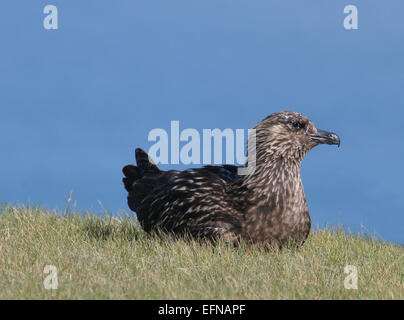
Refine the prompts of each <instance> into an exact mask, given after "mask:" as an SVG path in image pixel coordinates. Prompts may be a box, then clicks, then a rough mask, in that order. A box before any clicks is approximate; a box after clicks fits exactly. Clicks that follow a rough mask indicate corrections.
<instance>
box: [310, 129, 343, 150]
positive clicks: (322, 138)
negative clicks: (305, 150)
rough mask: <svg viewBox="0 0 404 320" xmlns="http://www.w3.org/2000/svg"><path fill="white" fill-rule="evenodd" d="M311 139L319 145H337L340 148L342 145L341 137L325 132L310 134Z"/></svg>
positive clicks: (318, 131)
mask: <svg viewBox="0 0 404 320" xmlns="http://www.w3.org/2000/svg"><path fill="white" fill-rule="evenodd" d="M309 137H310V138H311V139H312V140H313V141H315V142H317V143H326V144H336V145H338V147H339V146H340V144H341V141H340V140H339V137H338V136H337V135H336V134H335V133H333V132H328V131H324V130H317V133H314V134H309Z"/></svg>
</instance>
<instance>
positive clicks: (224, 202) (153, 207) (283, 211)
mask: <svg viewBox="0 0 404 320" xmlns="http://www.w3.org/2000/svg"><path fill="white" fill-rule="evenodd" d="M254 129H255V130H256V164H255V170H254V172H253V173H251V174H249V175H245V176H241V175H238V173H237V167H236V166H232V165H223V166H205V167H203V168H197V169H188V170H185V171H176V170H171V171H161V170H159V169H158V168H157V166H156V165H154V164H153V163H152V162H151V161H150V160H149V157H148V155H147V154H146V153H145V152H144V151H143V150H141V149H136V161H137V166H134V165H127V166H125V167H124V168H123V173H124V175H125V178H123V182H124V185H125V188H126V190H127V191H128V204H129V207H130V209H131V210H133V211H135V212H136V213H137V218H138V220H139V222H140V224H141V226H142V227H143V229H144V230H145V231H147V232H151V231H155V232H157V233H160V232H164V233H172V234H175V235H189V236H192V237H197V238H205V239H209V240H216V239H218V238H221V239H223V240H224V241H226V242H229V243H234V244H236V243H237V242H238V241H239V240H240V239H244V240H245V241H247V242H249V243H251V244H254V245H258V246H270V245H278V246H281V245H282V244H284V243H285V242H286V241H291V242H295V243H302V242H304V240H305V239H306V238H307V236H308V234H309V232H310V226H311V222H310V215H309V211H308V207H307V203H306V197H305V193H304V189H303V184H302V181H301V178H300V162H301V160H302V159H303V157H304V156H305V155H306V154H307V152H309V151H310V150H311V149H312V148H313V147H314V146H316V145H318V144H321V143H327V144H338V145H339V138H338V136H337V135H336V134H334V133H330V132H326V131H322V130H317V128H316V127H315V125H314V124H313V122H312V121H310V120H309V119H308V118H307V117H305V116H304V115H302V114H299V113H295V112H291V111H282V112H277V113H274V114H272V115H270V116H268V117H267V118H265V119H264V120H262V121H261V122H259V123H258V124H257V125H256V126H255V128H254Z"/></svg>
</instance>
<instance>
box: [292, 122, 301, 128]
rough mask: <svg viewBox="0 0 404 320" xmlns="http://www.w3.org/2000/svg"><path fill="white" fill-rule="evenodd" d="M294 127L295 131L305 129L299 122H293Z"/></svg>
mask: <svg viewBox="0 0 404 320" xmlns="http://www.w3.org/2000/svg"><path fill="white" fill-rule="evenodd" d="M292 127H293V128H295V129H301V128H303V124H302V123H300V122H298V121H293V122H292Z"/></svg>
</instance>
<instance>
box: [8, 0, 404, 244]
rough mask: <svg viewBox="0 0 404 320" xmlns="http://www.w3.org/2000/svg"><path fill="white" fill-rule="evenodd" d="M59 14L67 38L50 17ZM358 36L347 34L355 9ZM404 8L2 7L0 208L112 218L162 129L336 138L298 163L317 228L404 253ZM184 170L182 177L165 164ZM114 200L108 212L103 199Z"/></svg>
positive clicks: (223, 1) (196, 0) (176, 2)
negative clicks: (268, 128)
mask: <svg viewBox="0 0 404 320" xmlns="http://www.w3.org/2000/svg"><path fill="white" fill-rule="evenodd" d="M47 4H53V5H56V6H57V7H58V9H59V29H58V30H45V29H44V28H43V19H44V17H45V15H44V14H43V9H44V7H45V5H47ZM349 4H354V5H356V6H357V7H358V11H359V30H351V31H347V30H345V29H344V28H343V20H344V17H345V15H344V13H343V9H344V6H346V5H349ZM403 12H404V2H403V1H399V0H397V1H380V0H378V1H371V0H366V1H358V0H349V1H348V0H346V1H320V0H317V1H309V0H305V1H287V0H283V1H268V0H248V1H247V0H243V1H240V0H203V1H202V0H192V1H190V0H170V1H157V0H154V1H140V0H135V1H134V0H120V1H112V0H110V1H106V0H105V1H100V0H97V1H95V0H93V1H90V0H85V1H83V0H69V1H61V0H49V1H44V0H41V1H39V0H29V1H28V0H26V1H20V0H18V1H17V0H2V1H1V4H0V36H1V38H0V39H1V49H0V150H1V158H0V164H1V166H0V202H2V203H5V202H10V203H13V204H22V203H24V204H29V203H30V204H38V203H41V204H42V205H44V206H47V207H49V208H64V206H65V205H66V200H65V199H66V197H67V194H68V192H69V191H70V190H73V200H74V201H76V203H77V208H78V209H79V210H87V209H92V210H94V211H96V212H100V213H101V212H103V210H104V209H103V207H104V208H106V209H107V210H110V211H111V212H113V213H114V214H118V213H119V212H121V211H122V210H125V211H129V210H128V208H127V206H126V194H125V192H124V189H123V187H122V184H121V176H122V174H121V168H122V166H123V165H125V164H127V163H130V162H133V157H134V148H135V147H137V146H140V147H143V148H145V149H148V148H149V147H150V146H151V144H152V143H151V142H148V141H147V135H148V133H149V131H150V130H151V129H153V128H164V129H166V130H169V127H170V121H171V120H179V121H180V127H181V129H185V128H196V129H198V130H201V129H202V128H212V129H213V128H216V127H217V128H220V129H224V128H234V129H236V128H245V129H247V128H251V127H252V126H254V125H255V123H256V122H258V121H259V120H261V119H262V118H264V117H265V116H267V115H268V114H270V113H272V112H275V111H278V110H284V109H289V110H294V111H298V112H302V113H304V114H306V115H307V116H309V117H310V118H311V119H312V120H313V121H314V122H315V123H316V124H317V126H318V127H319V128H321V129H325V130H332V131H334V132H337V133H338V134H339V135H340V137H341V140H342V145H341V148H339V149H338V148H336V147H333V146H332V147H331V146H320V147H318V148H316V149H314V150H313V151H312V152H311V153H310V154H309V155H308V156H307V157H306V159H305V160H304V161H303V163H302V176H303V183H304V185H305V190H306V194H307V200H308V203H309V208H310V211H311V215H312V219H313V223H314V224H315V225H317V224H318V225H320V226H324V225H325V224H327V223H330V224H343V225H344V226H345V227H346V228H347V229H348V228H349V229H351V230H353V231H361V230H362V231H364V232H367V233H372V234H373V233H375V234H376V235H377V236H378V237H380V238H382V239H385V240H389V241H394V242H398V243H404V232H403V231H404V215H403V209H404V205H403V201H402V199H403V178H404V173H403V160H402V159H403V156H404V151H403V138H404V125H403V123H404V108H403V103H404V90H403V87H404V63H403V57H404V42H403V34H404V20H403V18H402V14H403ZM163 168H164V169H167V168H177V169H184V168H185V166H183V165H179V166H173V165H171V166H169V165H166V166H163ZM98 200H99V201H101V202H102V206H103V207H102V206H101V205H99V204H98V202H97V201H98Z"/></svg>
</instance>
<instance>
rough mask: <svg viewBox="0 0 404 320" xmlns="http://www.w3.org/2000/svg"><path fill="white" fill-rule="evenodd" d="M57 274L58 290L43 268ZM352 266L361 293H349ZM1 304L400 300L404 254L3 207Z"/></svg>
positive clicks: (339, 241)
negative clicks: (234, 238) (271, 244)
mask: <svg viewBox="0 0 404 320" xmlns="http://www.w3.org/2000/svg"><path fill="white" fill-rule="evenodd" d="M46 265H54V266H56V267H57V269H58V282H59V286H58V289H57V290H46V289H45V288H44V284H43V282H44V279H45V277H46V274H45V273H44V267H45V266H46ZM346 265H354V266H356V267H357V270H358V290H347V289H345V288H344V279H345V277H346V276H347V275H346V274H344V267H345V266H346ZM0 299H404V248H403V247H402V246H397V245H393V244H389V243H385V242H379V241H377V240H375V239H373V238H366V237H364V236H354V235H346V234H344V233H343V232H342V231H341V230H335V231H331V230H320V231H317V232H312V233H311V234H310V237H309V239H308V240H307V242H306V243H305V244H304V245H303V246H302V247H301V248H299V249H296V248H286V249H283V250H280V251H279V250H273V251H270V252H268V251H264V250H258V249H252V248H248V247H247V246H245V245H242V246H241V247H240V248H231V247H227V246H225V245H221V244H219V245H217V246H213V245H210V244H204V243H198V242H196V241H185V240H170V239H159V238H153V237H151V236H149V235H147V234H145V233H144V232H143V231H142V230H141V229H140V227H139V226H138V224H137V223H136V220H134V219H131V218H130V217H121V218H119V219H117V218H111V217H106V218H98V217H96V216H94V215H85V216H84V215H79V214H72V215H69V216H66V215H63V214H62V213H59V214H58V213H57V212H49V211H46V210H43V209H40V208H31V209H27V208H24V207H20V208H15V207H10V206H8V207H3V208H0Z"/></svg>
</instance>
